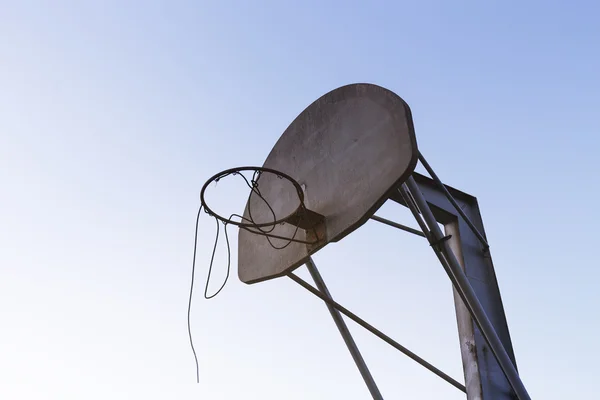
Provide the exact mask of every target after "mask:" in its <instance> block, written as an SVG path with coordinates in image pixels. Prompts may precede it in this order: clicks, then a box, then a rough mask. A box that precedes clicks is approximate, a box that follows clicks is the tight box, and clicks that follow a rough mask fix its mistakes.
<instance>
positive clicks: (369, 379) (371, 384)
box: [306, 257, 383, 400]
mask: <svg viewBox="0 0 600 400" xmlns="http://www.w3.org/2000/svg"><path fill="white" fill-rule="evenodd" d="M306 267H307V268H308V272H310V276H312V278H313V280H314V281H315V284H316V285H317V288H318V289H319V290H320V291H321V293H323V295H325V296H326V297H327V298H329V299H331V300H333V298H332V297H331V294H330V293H329V289H327V286H326V285H325V281H323V278H322V277H321V274H320V273H319V270H318V269H317V266H316V265H315V263H314V261H313V259H312V257H309V258H308V261H307V262H306ZM327 308H328V309H329V313H330V314H331V317H332V318H333V321H334V322H335V324H336V326H337V328H338V329H339V331H340V334H341V335H342V338H343V339H344V342H346V346H348V350H349V351H350V354H351V355H352V358H353V359H354V362H355V363H356V366H357V367H358V370H359V371H360V374H361V375H362V377H363V379H364V381H365V384H366V385H367V387H368V388H369V392H371V396H373V399H374V400H383V397H382V396H381V393H380V392H379V388H378V387H377V384H376V383H375V380H374V379H373V376H372V375H371V372H370V371H369V368H368V367H367V364H366V363H365V360H364V359H363V357H362V355H361V354H360V351H359V350H358V346H357V345H356V342H355V341H354V339H353V338H352V334H351V333H350V331H349V330H348V326H347V325H346V322H345V321H344V319H343V318H342V315H341V314H340V312H339V311H338V310H336V309H335V308H334V307H332V306H331V304H329V303H327Z"/></svg>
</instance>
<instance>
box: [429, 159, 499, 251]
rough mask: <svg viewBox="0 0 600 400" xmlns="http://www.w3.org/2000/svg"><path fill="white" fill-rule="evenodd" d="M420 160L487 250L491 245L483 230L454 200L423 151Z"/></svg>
mask: <svg viewBox="0 0 600 400" xmlns="http://www.w3.org/2000/svg"><path fill="white" fill-rule="evenodd" d="M419 161H421V164H423V166H424V167H425V169H426V170H427V172H428V173H429V175H431V178H432V179H433V181H434V182H435V183H436V185H438V186H439V188H440V189H441V190H442V192H443V193H444V195H446V197H447V198H448V201H449V202H450V203H451V204H452V206H453V207H454V208H455V209H456V212H458V214H459V215H460V216H461V217H462V219H464V221H465V223H466V224H467V225H468V226H469V228H470V229H471V230H472V231H473V233H474V234H475V236H477V239H479V241H480V242H481V244H483V246H484V248H485V249H486V250H487V249H488V248H489V247H490V245H489V244H488V242H487V240H485V238H484V237H483V235H482V234H481V232H479V230H478V229H477V228H476V227H475V225H473V222H471V220H470V219H469V217H467V215H466V214H465V212H464V211H463V210H462V208H460V206H459V205H458V203H457V202H456V200H454V197H452V194H450V192H449V191H448V189H446V185H444V184H443V183H442V181H441V180H440V178H438V176H437V175H436V173H435V172H434V171H433V168H431V165H429V163H428V162H427V160H425V157H423V154H422V153H421V152H419Z"/></svg>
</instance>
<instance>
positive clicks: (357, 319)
mask: <svg viewBox="0 0 600 400" xmlns="http://www.w3.org/2000/svg"><path fill="white" fill-rule="evenodd" d="M288 276H289V277H290V279H292V280H293V281H294V282H296V283H298V284H299V285H300V286H302V287H303V288H305V289H306V290H308V291H309V292H311V293H312V294H314V295H315V296H317V297H318V298H320V299H321V300H323V301H324V302H325V303H327V304H328V305H330V306H332V307H333V308H335V309H336V310H338V311H339V312H341V313H342V314H344V315H345V316H346V317H348V318H350V319H351V320H352V321H354V322H356V323H357V324H358V325H360V326H362V327H363V328H365V329H366V330H368V331H369V332H371V333H372V334H373V335H375V336H377V337H378V338H380V339H381V340H383V341H384V342H386V343H387V344H389V345H390V346H392V347H393V348H395V349H396V350H398V351H400V352H401V353H403V354H405V355H406V356H408V357H409V358H411V359H412V360H414V361H416V362H417V363H418V364H420V365H422V366H423V367H425V368H427V369H428V370H429V371H431V372H433V373H434V374H436V375H437V376H439V377H440V378H442V379H443V380H445V381H446V382H448V383H449V384H451V385H452V386H454V387H455V388H457V389H458V390H460V391H462V392H464V393H467V389H466V388H465V386H464V385H463V384H461V383H460V382H458V381H457V380H455V379H453V378H452V377H451V376H449V375H447V374H445V373H444V372H442V371H440V370H439V369H437V368H436V367H434V366H433V365H431V364H430V363H428V362H427V361H425V360H424V359H422V358H421V357H419V356H418V355H416V354H415V353H413V352H412V351H410V350H408V349H407V348H406V347H404V346H402V345H401V344H400V343H398V342H396V341H395V340H394V339H392V338H390V337H389V336H387V335H386V334H385V333H383V332H381V331H380V330H379V329H377V328H375V327H374V326H373V325H371V324H369V323H368V322H366V321H365V320H363V319H362V318H360V317H358V316H357V315H356V314H354V313H353V312H352V311H350V310H348V309H347V308H346V307H344V306H342V305H341V304H339V303H337V302H336V301H334V300H332V299H330V298H328V297H327V296H325V295H323V294H322V293H321V292H319V291H318V290H317V289H315V288H314V287H312V286H311V285H310V284H308V283H307V282H305V281H304V280H302V278H300V277H299V276H297V275H294V274H293V273H290V274H288Z"/></svg>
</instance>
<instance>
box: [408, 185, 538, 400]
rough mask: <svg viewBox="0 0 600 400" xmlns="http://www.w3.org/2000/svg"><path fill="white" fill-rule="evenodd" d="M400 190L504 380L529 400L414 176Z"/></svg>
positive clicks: (523, 399) (520, 399)
mask: <svg viewBox="0 0 600 400" xmlns="http://www.w3.org/2000/svg"><path fill="white" fill-rule="evenodd" d="M401 190H402V191H403V195H404V196H408V193H407V191H410V195H411V196H412V198H413V200H414V201H415V203H416V206H418V208H419V209H420V211H421V214H422V215H423V218H424V220H425V223H426V224H427V225H428V228H429V233H430V238H429V239H430V244H431V247H432V248H433V250H434V251H435V253H436V255H437V256H438V258H439V259H440V261H441V262H442V266H443V267H444V269H445V270H446V273H447V274H448V276H449V277H450V280H451V281H452V283H453V284H454V287H455V288H456V290H457V292H458V294H459V295H460V297H461V299H462V300H463V302H464V304H465V305H466V306H467V308H468V310H469V312H470V314H471V316H472V317H473V319H474V320H475V322H476V323H477V325H478V326H479V329H480V330H481V333H482V335H483V337H484V338H485V340H486V342H487V343H488V345H489V346H490V349H491V350H492V352H493V353H494V356H495V357H496V360H497V361H498V364H499V365H500V368H502V371H503V372H504V375H505V376H506V379H507V380H508V381H509V382H510V385H511V386H512V388H513V390H514V392H515V393H516V395H517V397H518V399H519V400H530V399H531V398H530V397H529V394H528V393H527V390H526V389H525V386H524V385H523V382H522V381H521V378H520V376H519V374H518V372H517V369H516V368H515V365H514V364H513V363H512V361H511V359H510V357H509V356H508V353H507V352H506V349H505V348H504V346H503V345H502V342H501V341H500V338H499V337H498V334H497V333H496V330H495V329H494V326H493V325H492V323H491V322H490V320H489V319H488V317H487V314H486V313H485V310H484V308H483V306H482V305H481V303H480V302H479V299H478V298H477V294H476V293H475V291H474V290H473V287H472V286H471V284H470V283H469V280H468V278H467V276H466V274H465V272H464V271H463V269H462V268H461V266H460V263H459V262H458V260H457V258H456V256H455V255H454V252H453V251H452V249H451V248H450V246H449V244H448V242H447V241H446V240H444V239H445V238H444V235H443V234H442V231H441V230H440V228H439V226H438V225H437V221H436V219H435V217H434V216H433V213H432V212H431V209H430V208H429V205H428V204H427V201H426V200H425V197H424V196H423V194H422V193H421V190H420V189H419V186H418V185H417V182H415V180H414V178H413V177H410V178H409V179H408V180H407V182H406V184H405V185H402V188H401ZM408 204H409V207H410V206H412V207H414V204H412V202H408ZM416 212H418V211H417V210H414V211H413V213H416Z"/></svg>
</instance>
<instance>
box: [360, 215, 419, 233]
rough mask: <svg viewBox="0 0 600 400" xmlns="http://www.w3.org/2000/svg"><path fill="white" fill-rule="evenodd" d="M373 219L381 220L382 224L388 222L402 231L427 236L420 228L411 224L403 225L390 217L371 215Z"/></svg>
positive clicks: (387, 223)
mask: <svg viewBox="0 0 600 400" xmlns="http://www.w3.org/2000/svg"><path fill="white" fill-rule="evenodd" d="M371 219H372V220H373V221H377V222H381V223H382V224H386V225H389V226H392V227H394V228H398V229H400V230H402V231H405V232H409V233H412V234H413V235H417V236H421V237H425V234H424V233H423V232H421V231H420V230H418V229H414V228H411V227H410V226H406V225H402V224H399V223H397V222H394V221H390V220H389V219H385V218H381V217H378V216H377V215H373V216H372V217H371Z"/></svg>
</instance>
